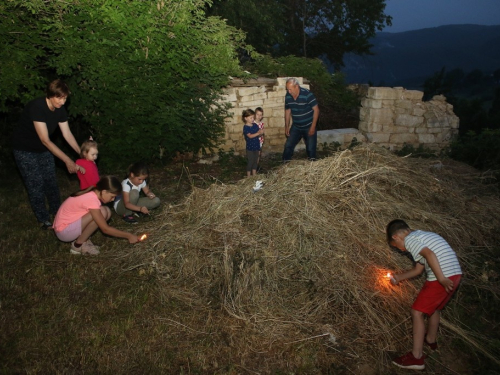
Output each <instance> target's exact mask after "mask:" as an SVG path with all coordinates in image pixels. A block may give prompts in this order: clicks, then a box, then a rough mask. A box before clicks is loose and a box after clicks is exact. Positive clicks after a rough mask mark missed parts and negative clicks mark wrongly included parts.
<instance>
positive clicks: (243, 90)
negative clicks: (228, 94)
mask: <svg viewBox="0 0 500 375" xmlns="http://www.w3.org/2000/svg"><path fill="white" fill-rule="evenodd" d="M258 93H259V88H258V87H238V88H237V90H236V94H237V95H238V96H239V97H242V96H249V95H253V94H258Z"/></svg>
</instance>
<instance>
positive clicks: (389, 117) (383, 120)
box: [365, 108, 394, 124]
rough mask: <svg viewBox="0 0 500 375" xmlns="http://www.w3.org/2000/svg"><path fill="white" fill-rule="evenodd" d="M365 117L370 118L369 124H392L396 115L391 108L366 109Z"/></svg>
mask: <svg viewBox="0 0 500 375" xmlns="http://www.w3.org/2000/svg"><path fill="white" fill-rule="evenodd" d="M365 116H368V118H369V121H368V122H371V123H373V122H376V123H380V124H392V123H393V117H394V114H393V112H392V110H391V109H389V108H370V109H366V112H365ZM366 118H367V117H365V119H366Z"/></svg>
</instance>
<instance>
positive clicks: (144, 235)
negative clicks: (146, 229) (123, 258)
mask: <svg viewBox="0 0 500 375" xmlns="http://www.w3.org/2000/svg"><path fill="white" fill-rule="evenodd" d="M146 238H148V235H147V234H143V235H142V236H141V237H139V241H144V240H145V239H146Z"/></svg>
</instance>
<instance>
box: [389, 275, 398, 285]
mask: <svg viewBox="0 0 500 375" xmlns="http://www.w3.org/2000/svg"><path fill="white" fill-rule="evenodd" d="M390 280H391V284H392V285H398V283H399V280H398V275H391V279H390Z"/></svg>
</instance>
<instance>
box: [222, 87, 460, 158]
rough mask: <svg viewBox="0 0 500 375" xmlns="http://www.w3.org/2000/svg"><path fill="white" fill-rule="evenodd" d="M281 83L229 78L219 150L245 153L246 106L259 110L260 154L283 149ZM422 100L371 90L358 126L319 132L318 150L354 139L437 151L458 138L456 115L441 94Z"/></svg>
mask: <svg viewBox="0 0 500 375" xmlns="http://www.w3.org/2000/svg"><path fill="white" fill-rule="evenodd" d="M298 79H299V82H300V83H301V86H302V87H305V88H309V85H307V84H304V81H303V79H302V78H298ZM285 82H286V78H277V79H265V78H259V79H255V80H249V81H246V82H243V81H241V80H233V84H232V85H231V87H228V88H227V89H226V90H225V96H224V98H223V100H224V101H226V102H229V103H230V104H231V106H232V109H231V110H230V113H231V114H232V117H231V118H228V119H227V120H226V134H225V138H224V141H223V144H222V146H221V148H222V149H223V150H224V151H229V150H230V149H234V151H235V152H236V153H237V154H242V153H243V154H244V152H245V139H244V137H243V120H242V118H241V114H242V112H243V110H245V109H247V108H251V109H255V108H256V107H262V108H263V109H264V124H265V132H266V135H265V143H264V147H263V150H262V151H263V152H264V153H267V152H281V151H283V146H284V144H285V140H286V137H285V120H284V103H285V94H286V87H285ZM422 96H423V93H422V92H421V91H414V90H405V89H403V88H387V87H370V88H369V89H368V90H367V92H366V95H364V98H363V99H362V101H361V108H360V122H359V128H358V129H352V128H349V129H336V130H322V131H318V147H321V144H324V143H327V144H331V143H333V142H336V143H339V144H340V145H341V146H342V147H343V148H346V147H347V146H348V145H349V144H350V143H351V141H352V139H353V138H356V139H357V141H359V142H370V143H376V144H379V145H381V146H384V147H388V148H390V149H400V148H401V147H402V146H403V145H404V144H405V143H406V144H411V145H413V146H415V147H418V145H419V144H422V145H424V146H425V147H426V148H432V149H441V148H443V147H445V146H446V145H447V144H448V143H449V141H450V140H451V138H452V137H453V136H455V135H456V134H458V124H459V122H458V117H457V116H455V114H454V113H453V107H452V106H451V105H450V104H448V103H446V99H445V98H444V97H443V96H435V97H434V98H433V99H432V100H431V101H429V102H422ZM320 110H321V103H320ZM320 116H321V115H320ZM300 148H304V144H303V142H301V143H300V144H299V145H298V146H297V149H300Z"/></svg>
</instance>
